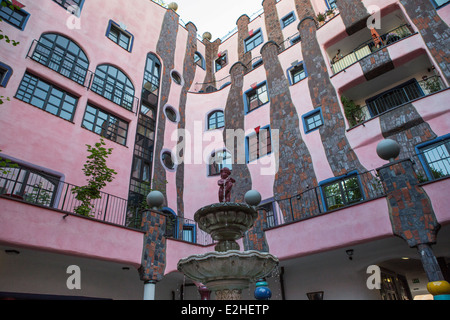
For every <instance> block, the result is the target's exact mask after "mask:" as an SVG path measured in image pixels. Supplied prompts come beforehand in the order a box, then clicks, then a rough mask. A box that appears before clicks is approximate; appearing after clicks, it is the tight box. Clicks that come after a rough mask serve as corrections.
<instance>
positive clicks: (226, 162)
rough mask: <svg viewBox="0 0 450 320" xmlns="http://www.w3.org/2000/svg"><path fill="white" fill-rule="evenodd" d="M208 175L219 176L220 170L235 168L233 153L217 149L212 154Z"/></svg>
mask: <svg viewBox="0 0 450 320" xmlns="http://www.w3.org/2000/svg"><path fill="white" fill-rule="evenodd" d="M208 168H209V170H208V176H217V175H219V174H220V170H222V169H223V168H228V169H230V170H233V159H232V158H231V153H229V152H228V151H226V150H222V151H216V152H214V153H213V154H211V157H210V159H209V166H208Z"/></svg>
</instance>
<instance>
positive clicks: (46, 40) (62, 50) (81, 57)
mask: <svg viewBox="0 0 450 320" xmlns="http://www.w3.org/2000/svg"><path fill="white" fill-rule="evenodd" d="M53 36H54V37H55V39H54V40H51V38H50V37H53ZM59 39H63V40H64V41H66V42H67V45H66V47H64V46H63V45H62V44H61V41H59ZM58 42H59V43H58ZM49 44H51V45H52V47H50V46H49ZM73 47H75V49H77V50H78V53H75V52H74V51H73V49H74V48H73ZM42 48H44V49H46V50H48V51H49V53H48V55H46V53H45V52H43V51H40V50H42ZM39 51H40V52H39ZM55 57H56V62H55V59H54V58H55ZM73 57H75V59H72V58H73ZM31 59H32V60H34V61H36V62H38V63H40V64H42V65H43V66H46V67H47V68H49V69H51V70H53V71H55V72H57V73H59V74H60V75H62V76H64V77H66V78H68V79H70V80H72V81H74V82H76V83H78V84H79V85H82V86H85V83H86V78H87V76H88V74H89V66H90V62H89V58H88V57H87V54H86V52H85V51H84V50H83V49H82V48H81V47H80V46H79V45H78V44H77V43H76V42H75V41H73V40H72V39H70V38H68V37H66V36H64V35H62V34H58V33H43V34H42V35H41V37H40V38H39V41H38V42H37V44H36V47H35V48H34V50H33V53H32V54H31ZM58 59H59V61H57V60H58ZM67 63H70V64H71V65H72V66H71V68H70V70H69V69H68V68H66V67H67ZM80 63H83V64H85V65H83V64H80ZM54 65H55V66H56V68H54V67H53V66H54ZM63 70H64V71H66V73H63ZM78 71H81V72H78ZM67 73H68V74H67ZM83 73H84V74H83Z"/></svg>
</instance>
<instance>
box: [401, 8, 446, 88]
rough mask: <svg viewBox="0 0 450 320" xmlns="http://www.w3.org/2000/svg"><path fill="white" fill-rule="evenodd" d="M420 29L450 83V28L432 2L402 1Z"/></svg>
mask: <svg viewBox="0 0 450 320" xmlns="http://www.w3.org/2000/svg"><path fill="white" fill-rule="evenodd" d="M400 3H401V4H402V5H403V7H404V8H405V10H406V12H407V14H408V16H409V17H410V18H411V20H412V22H413V23H414V24H415V25H416V27H417V28H418V29H419V32H420V34H421V35H422V38H423V40H424V42H425V44H426V45H427V47H428V49H429V50H430V53H431V55H432V56H433V58H434V59H435V61H436V62H437V64H438V65H439V67H440V69H441V70H442V73H443V75H444V77H445V79H446V80H447V83H450V28H449V26H448V25H447V24H446V23H445V22H444V21H443V20H442V19H441V17H440V16H439V15H438V13H437V12H436V9H435V8H434V6H433V4H432V3H431V1H430V0H400Z"/></svg>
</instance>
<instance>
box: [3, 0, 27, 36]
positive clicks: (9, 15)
mask: <svg viewBox="0 0 450 320" xmlns="http://www.w3.org/2000/svg"><path fill="white" fill-rule="evenodd" d="M29 17H30V15H29V13H28V12H26V11H25V10H22V9H18V8H14V7H13V8H11V7H10V6H9V5H8V3H7V2H6V1H1V3H0V19H2V20H3V21H5V22H7V23H9V24H10V25H12V26H14V27H16V28H18V29H20V30H24V29H25V26H26V24H27V21H28V18H29Z"/></svg>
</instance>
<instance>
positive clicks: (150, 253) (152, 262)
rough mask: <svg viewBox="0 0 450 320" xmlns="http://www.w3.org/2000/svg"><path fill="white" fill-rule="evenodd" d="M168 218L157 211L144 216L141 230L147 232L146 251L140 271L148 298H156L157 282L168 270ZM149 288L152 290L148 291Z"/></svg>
mask: <svg viewBox="0 0 450 320" xmlns="http://www.w3.org/2000/svg"><path fill="white" fill-rule="evenodd" d="M166 219H167V218H166V216H165V215H164V214H162V213H160V212H157V211H150V210H149V211H146V212H144V213H143V215H142V224H141V228H142V230H143V231H144V232H145V236H144V250H143V253H142V262H141V267H140V269H139V275H140V279H141V280H142V281H144V283H145V285H146V292H145V296H146V297H152V296H153V297H154V288H155V285H156V283H157V282H159V281H161V280H162V279H163V277H164V271H165V269H166V238H165V230H166V223H167V221H166ZM147 286H148V287H150V290H147Z"/></svg>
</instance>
